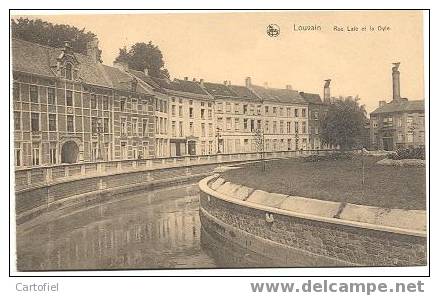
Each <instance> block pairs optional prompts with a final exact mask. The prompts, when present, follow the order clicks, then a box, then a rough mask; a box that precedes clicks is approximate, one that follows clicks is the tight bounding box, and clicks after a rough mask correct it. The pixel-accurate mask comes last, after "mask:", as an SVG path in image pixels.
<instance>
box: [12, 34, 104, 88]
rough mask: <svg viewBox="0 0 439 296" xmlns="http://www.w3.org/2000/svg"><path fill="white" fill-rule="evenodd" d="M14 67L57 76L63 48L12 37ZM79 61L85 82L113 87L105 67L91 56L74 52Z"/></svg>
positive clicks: (79, 72) (80, 73)
mask: <svg viewBox="0 0 439 296" xmlns="http://www.w3.org/2000/svg"><path fill="white" fill-rule="evenodd" d="M11 44H12V46H11V47H12V48H11V49H12V69H13V70H14V71H20V72H25V73H30V74H36V75H43V76H49V77H56V64H57V58H58V57H59V56H60V55H61V53H62V48H54V47H49V46H44V45H40V44H37V43H33V42H28V41H24V40H21V39H15V38H13V39H12V42H11ZM73 55H74V56H75V58H76V59H77V60H78V62H79V71H78V75H79V77H80V78H81V79H82V81H83V82H85V83H88V84H93V85H100V86H105V87H111V82H110V81H108V80H107V79H106V75H105V74H106V73H103V72H104V71H105V69H104V67H103V65H102V64H100V63H95V62H94V61H93V60H92V58H91V57H89V56H87V55H84V54H80V53H76V52H75V53H73Z"/></svg>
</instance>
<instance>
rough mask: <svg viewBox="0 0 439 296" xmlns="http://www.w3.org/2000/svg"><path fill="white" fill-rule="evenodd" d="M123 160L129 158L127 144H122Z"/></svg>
mask: <svg viewBox="0 0 439 296" xmlns="http://www.w3.org/2000/svg"><path fill="white" fill-rule="evenodd" d="M120 150H121V154H122V155H121V159H127V158H128V149H127V142H120Z"/></svg>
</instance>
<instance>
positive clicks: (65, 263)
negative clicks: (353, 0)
mask: <svg viewBox="0 0 439 296" xmlns="http://www.w3.org/2000/svg"><path fill="white" fill-rule="evenodd" d="M198 207H199V194H198V186H197V184H190V185H183V186H178V187H171V188H167V189H162V190H155V191H149V192H139V193H130V194H129V196H126V195H123V196H115V197H114V198H113V199H112V200H111V201H108V202H106V203H104V204H98V205H91V206H89V207H86V208H81V209H75V210H69V211H68V212H63V213H60V212H58V213H51V214H50V215H52V216H46V217H41V218H40V219H35V220H32V221H30V222H26V223H24V224H22V225H19V226H18V228H17V268H18V270H22V271H24V270H78V269H152V268H171V269H172V268H214V267H217V266H219V265H223V264H221V263H218V262H219V261H218V259H214V258H213V255H208V254H212V252H211V251H209V250H206V251H205V249H203V248H202V247H201V244H200V239H201V238H200V237H201V231H200V220H199V216H198ZM204 248H206V247H204ZM219 259H220V258H219ZM226 265H227V264H226Z"/></svg>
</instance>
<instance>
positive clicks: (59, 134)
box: [12, 39, 329, 167]
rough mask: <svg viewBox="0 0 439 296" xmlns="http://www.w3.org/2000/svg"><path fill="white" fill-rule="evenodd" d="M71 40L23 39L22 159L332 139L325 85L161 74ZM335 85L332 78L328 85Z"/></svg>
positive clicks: (18, 157)
mask: <svg viewBox="0 0 439 296" xmlns="http://www.w3.org/2000/svg"><path fill="white" fill-rule="evenodd" d="M97 52H98V44H97V41H94V42H90V43H89V44H88V46H87V54H80V53H76V52H73V50H72V48H71V46H70V44H69V43H68V42H66V44H65V46H64V47H63V48H52V47H47V46H42V45H39V44H35V43H31V42H27V41H23V40H19V39H13V40H12V70H13V95H12V102H13V116H14V152H15V165H16V166H17V167H28V166H40V165H55V164H61V163H76V162H89V161H100V160H104V161H106V160H123V159H138V158H153V157H169V156H181V155H200V154H201V155H206V154H216V153H242V152H254V151H257V150H260V148H258V147H256V146H257V143H256V142H257V131H260V132H261V133H262V134H263V139H264V141H263V149H264V150H265V151H281V150H302V149H304V150H306V149H322V148H325V147H324V146H323V145H322V143H321V142H320V139H319V131H318V126H319V125H318V120H319V115H318V114H319V112H324V110H325V104H324V103H323V102H322V100H321V98H320V96H319V95H318V94H309V93H303V92H301V93H299V92H298V91H296V90H293V89H292V88H291V86H287V87H286V88H285V89H274V88H268V87H267V86H257V85H253V84H252V82H251V78H250V77H247V78H246V80H245V85H242V86H241V85H232V84H231V83H230V81H225V82H224V83H210V82H204V80H203V79H200V80H196V79H193V80H189V79H188V78H187V77H185V78H184V79H174V80H172V81H171V80H169V79H159V78H155V77H151V76H149V75H148V73H147V71H145V72H141V71H136V70H132V69H129V68H128V66H127V65H126V64H124V63H115V64H113V66H107V65H104V64H102V63H100V62H99V61H98V59H97ZM326 93H328V94H329V87H328V88H327V89H325V94H326Z"/></svg>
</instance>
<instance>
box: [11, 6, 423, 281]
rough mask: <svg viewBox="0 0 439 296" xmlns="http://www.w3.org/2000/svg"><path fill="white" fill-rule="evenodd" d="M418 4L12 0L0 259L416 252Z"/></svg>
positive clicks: (143, 261) (166, 263) (46, 262)
mask: <svg viewBox="0 0 439 296" xmlns="http://www.w3.org/2000/svg"><path fill="white" fill-rule="evenodd" d="M424 17H425V15H424V13H423V11H421V10H321V11H317V10H306V11H305V10H287V11H270V10H266V11H264V10H259V11H245V10H244V11H179V12H178V13H176V12H175V11H141V10H139V11H135V10H132V11H122V12H117V13H115V12H112V11H87V12H85V11H83V12H82V11H75V12H71V11H49V12H42V11H33V12H32V13H27V12H26V11H19V10H17V11H13V10H12V11H10V40H9V47H10V88H11V89H10V100H9V106H10V109H11V110H10V117H11V118H10V134H11V139H10V150H12V151H11V155H13V157H12V158H11V172H10V174H11V183H12V185H11V186H13V187H12V188H13V191H12V192H11V193H10V199H11V206H12V210H11V211H12V212H15V215H14V216H11V217H10V219H11V220H13V221H12V222H13V223H14V225H15V231H13V232H12V233H11V240H13V241H14V244H13V248H11V250H10V252H11V253H13V254H11V256H13V262H12V263H11V265H13V266H15V270H16V272H17V273H18V274H26V272H37V273H40V272H47V271H51V272H55V273H58V272H64V271H98V272H99V271H110V272H115V271H118V270H119V271H120V270H139V271H140V270H171V271H174V270H181V269H200V270H207V269H238V268H255V269H258V268H304V267H306V268H317V267H319V268H322V267H325V268H332V267H352V268H355V267H370V268H378V267H427V265H428V255H429V254H428V252H427V249H428V231H427V228H428V222H427V221H428V208H427V204H428V194H429V193H428V187H427V179H428V177H427V169H428V158H429V156H428V151H429V147H428V143H429V142H428V131H429V125H428V122H429V121H428V106H429V101H428V96H429V93H428V89H426V87H425V83H426V80H427V81H428V79H429V77H426V76H425V74H424V73H425V67H429V66H428V64H427V65H426V64H425V62H424V61H425V59H426V57H425V56H424V50H425V48H424V46H425V42H426V40H425V35H424V32H425V25H424V24H425V23H424ZM426 109H427V114H425V113H426ZM426 116H427V120H426ZM426 134H427V136H426ZM12 222H11V223H12ZM393 270H395V269H393ZM391 273H392V269H391V270H390V272H389V274H391Z"/></svg>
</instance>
